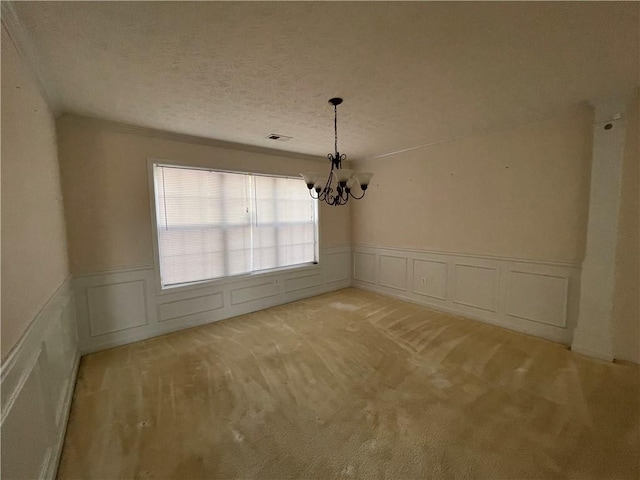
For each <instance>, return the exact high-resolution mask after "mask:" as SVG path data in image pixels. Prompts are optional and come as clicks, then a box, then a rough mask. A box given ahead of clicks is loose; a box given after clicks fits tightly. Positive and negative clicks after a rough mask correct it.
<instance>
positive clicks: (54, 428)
mask: <svg viewBox="0 0 640 480" xmlns="http://www.w3.org/2000/svg"><path fill="white" fill-rule="evenodd" d="M79 360H80V355H79V350H78V342H77V328H76V318H75V307H74V301H73V291H72V288H71V278H70V277H68V278H67V279H66V280H65V281H64V282H63V283H62V285H61V286H60V287H59V288H58V289H57V291H56V292H55V293H54V294H53V295H52V296H51V297H50V298H49V300H48V301H47V303H46V304H45V305H44V307H43V308H42V309H41V310H40V312H39V313H38V314H37V315H36V317H35V318H34V319H33V321H32V322H31V324H30V325H29V328H28V329H27V331H26V332H25V333H24V335H23V336H22V338H21V339H20V341H19V342H18V344H17V345H16V346H15V347H14V349H13V350H12V351H11V353H10V354H9V357H8V358H7V359H6V361H5V362H4V363H3V365H2V374H1V382H2V419H1V422H2V477H3V478H6V479H14V478H54V477H55V475H56V470H57V467H58V462H59V460H60V454H61V452H62V445H63V442H64V434H65V431H66V426H67V418H68V415H69V410H70V408H71V399H72V396H73V390H74V386H75V381H76V376H77V372H78V365H79Z"/></svg>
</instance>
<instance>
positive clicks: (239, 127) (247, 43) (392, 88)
mask: <svg viewBox="0 0 640 480" xmlns="http://www.w3.org/2000/svg"><path fill="white" fill-rule="evenodd" d="M639 9H640V4H639V3H637V2H629V3H611V2H586V3H582V2H568V3H564V2H563V3H555V2H548V3H525V2H514V3H485V2H470V3H467V2H445V3H439V2H411V3H395V2H348V3H347V2H344V3H341V2H336V3H334V2H312V3H307V2H301V3H298V2H256V3H254V2H200V3H191V2H189V3H186V2H185V3H182V2H149V3H148V2H18V3H15V4H14V10H15V12H16V13H17V16H18V18H19V20H20V23H21V24H22V27H23V28H24V30H25V31H26V33H27V35H26V36H27V38H28V39H29V40H30V43H31V46H32V50H33V51H34V52H36V59H37V63H38V64H39V69H40V71H41V73H42V76H43V80H44V81H45V82H46V83H48V89H49V90H50V91H53V92H54V97H56V99H57V102H58V103H59V107H60V110H61V111H62V112H70V113H76V114H81V115H87V116H92V117H98V118H103V119H109V120H114V121H119V122H124V123H130V124H134V125H139V126H144V127H151V128H157V129H162V130H167V131H171V132H178V133H186V134H191V135H197V136H202V137H207V138H213V139H219V140H225V141H231V142H239V143H244V144H249V145H256V146H264V147H271V148H278V149H282V150H291V151H295V152H300V153H308V154H314V155H322V156H324V155H326V154H327V153H329V151H331V150H332V146H333V130H332V129H333V118H332V115H333V112H332V107H331V106H330V105H328V103H327V100H328V99H329V98H331V97H334V96H342V97H343V98H344V99H345V101H344V103H343V104H342V106H340V107H339V109H338V114H339V123H338V127H339V135H340V143H339V146H340V150H341V152H344V153H347V154H348V156H349V157H350V158H352V159H357V158H365V157H371V156H377V155H382V154H385V153H388V152H393V151H397V150H401V149H405V148H410V147H413V146H417V145H422V144H426V143H431V142H436V141H441V140H444V139H448V138H452V137H458V136H463V135H468V134H470V133H472V132H478V131H482V130H485V129H490V128H495V127H498V126H502V125H508V124H513V123H519V122H525V121H528V120H531V119H533V118H537V117H541V116H547V115H550V114H553V113H554V112H557V111H559V110H563V109H566V108H570V107H572V106H573V105H575V104H577V103H579V102H583V101H588V100H594V99H607V98H609V97H612V96H617V95H620V94H627V93H628V92H630V91H631V90H632V88H633V87H635V86H637V85H638V84H639V83H640V82H639V79H638V56H639V51H638V30H639ZM270 133H279V134H283V135H288V136H292V137H293V139H292V140H290V141H289V142H286V143H280V142H273V141H270V140H266V139H265V137H266V136H267V135H268V134H270Z"/></svg>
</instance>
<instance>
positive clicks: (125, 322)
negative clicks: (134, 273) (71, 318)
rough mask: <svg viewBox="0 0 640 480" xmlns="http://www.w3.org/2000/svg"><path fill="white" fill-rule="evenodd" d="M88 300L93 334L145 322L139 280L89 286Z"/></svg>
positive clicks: (140, 324)
mask: <svg viewBox="0 0 640 480" xmlns="http://www.w3.org/2000/svg"><path fill="white" fill-rule="evenodd" d="M87 302H88V306H89V327H90V330H91V336H92V337H95V336H98V335H104V334H106V333H113V332H118V331H120V330H126V329H129V328H134V327H140V326H142V325H146V324H147V312H146V305H145V291H144V282H143V281H142V280H137V281H133V282H124V283H117V284H112V285H102V286H97V287H89V288H87Z"/></svg>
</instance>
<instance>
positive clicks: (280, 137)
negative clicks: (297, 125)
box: [267, 133, 293, 142]
mask: <svg viewBox="0 0 640 480" xmlns="http://www.w3.org/2000/svg"><path fill="white" fill-rule="evenodd" d="M267 138H268V139H269V140H276V141H278V142H286V141H288V140H291V139H292V138H293V137H287V136H286V135H280V134H278V133H270V134H269V135H268V136H267Z"/></svg>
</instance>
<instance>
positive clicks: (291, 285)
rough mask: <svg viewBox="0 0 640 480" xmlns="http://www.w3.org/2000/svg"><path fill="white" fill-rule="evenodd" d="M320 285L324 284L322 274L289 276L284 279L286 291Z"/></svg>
mask: <svg viewBox="0 0 640 480" xmlns="http://www.w3.org/2000/svg"><path fill="white" fill-rule="evenodd" d="M320 285H322V275H321V274H320V273H314V274H311V275H305V276H304V277H294V278H287V279H286V280H285V281H284V291H285V293H290V292H297V291H298V290H304V289H305V288H313V287H319V286H320Z"/></svg>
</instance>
